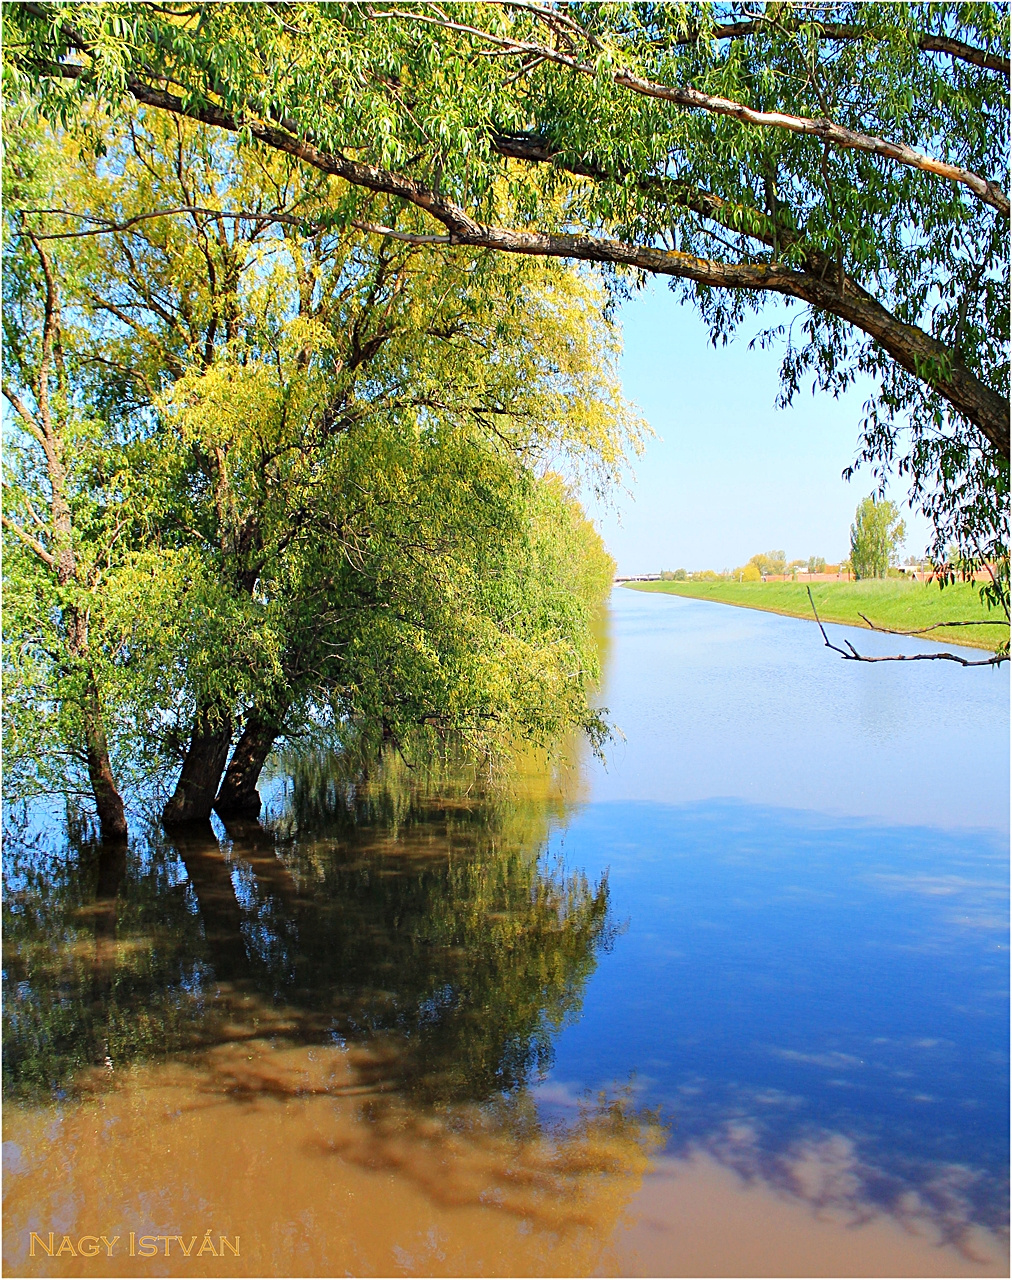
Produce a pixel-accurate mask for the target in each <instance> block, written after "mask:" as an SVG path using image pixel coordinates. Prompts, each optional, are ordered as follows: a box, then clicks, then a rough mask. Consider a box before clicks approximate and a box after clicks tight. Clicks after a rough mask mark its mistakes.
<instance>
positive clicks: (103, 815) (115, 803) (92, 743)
mask: <svg viewBox="0 0 1012 1280" xmlns="http://www.w3.org/2000/svg"><path fill="white" fill-rule="evenodd" d="M83 711H84V741H85V750H86V753H87V757H88V778H89V779H90V781H91V790H92V793H93V795H94V797H95V808H96V809H97V810H98V822H99V828H100V830H101V832H102V839H103V840H104V841H108V842H109V843H111V844H117V843H122V841H124V840H125V839H126V838H127V821H126V811H125V810H124V808H123V798H122V796H121V795H120V793H119V791H118V790H117V788H116V779H115V778H114V776H113V772H112V763H111V761H110V759H109V743H108V740H107V739H106V736H105V721H104V720H103V718H102V704H101V702H100V701H99V697H98V686H97V685H96V683H95V676H94V673H93V672H92V671H90V670H89V671H88V673H87V676H86V685H85V693H84V707H83Z"/></svg>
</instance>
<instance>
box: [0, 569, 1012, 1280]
mask: <svg viewBox="0 0 1012 1280" xmlns="http://www.w3.org/2000/svg"><path fill="white" fill-rule="evenodd" d="M834 631H835V632H836V633H837V634H846V632H845V630H844V629H843V628H834ZM862 639H863V640H864V642H865V648H866V649H871V647H872V644H873V643H874V644H877V645H878V646H880V648H881V649H882V651H885V650H884V646H885V645H887V644H888V643H889V640H888V638H886V637H869V636H868V634H867V633H862ZM910 643H911V644H912V645H913V647H914V648H915V649H916V648H917V645H916V642H910ZM606 651H607V673H606V679H605V682H604V687H603V690H602V695H601V697H602V701H603V703H604V704H605V705H606V706H607V707H608V711H609V717H610V719H611V720H612V721H613V722H614V723H615V724H616V726H617V727H618V728H619V730H620V731H621V736H617V737H616V740H615V741H614V742H613V743H612V744H611V746H610V747H609V748H608V750H607V752H606V758H605V759H604V760H603V761H598V760H593V759H586V758H584V754H583V753H581V752H579V751H576V750H574V752H573V753H572V758H571V759H570V760H569V761H568V763H566V764H565V765H563V766H557V767H554V768H547V767H545V766H544V765H543V764H539V763H538V762H537V761H536V760H524V761H520V762H517V764H516V765H515V767H514V768H513V769H512V770H511V771H509V773H508V776H505V777H496V778H494V779H491V780H490V779H488V778H487V777H485V776H484V775H483V774H482V772H481V771H473V770H471V771H468V770H463V769H456V768H450V767H449V766H447V767H445V768H440V769H432V770H424V769H421V768H418V769H414V770H411V769H409V768H407V767H406V764H405V762H403V761H400V760H398V759H397V758H396V757H392V758H391V759H390V760H388V761H387V763H386V764H385V766H384V767H383V768H382V769H380V770H378V771H376V772H375V773H374V774H373V775H372V776H371V777H370V778H369V779H368V780H366V781H363V780H361V779H358V778H355V777H349V776H348V775H347V773H346V772H342V764H341V762H340V761H335V760H333V759H328V758H323V757H321V758H315V757H314V758H312V759H307V760H294V761H290V762H288V766H287V767H285V768H279V769H278V770H276V771H275V773H274V775H273V776H272V778H271V779H270V780H269V782H268V784H267V785H266V787H264V788H263V790H264V791H265V799H266V803H265V808H264V812H263V815H262V821H261V822H260V823H249V822H245V823H238V824H230V825H229V826H228V828H226V827H224V826H223V825H222V824H221V823H220V822H218V820H217V819H215V821H214V824H213V826H212V825H209V826H208V827H207V828H206V829H203V830H196V831H194V832H192V833H191V834H189V835H187V837H186V838H185V839H178V838H177V839H175V840H170V839H168V838H167V837H166V836H164V834H162V833H161V832H159V831H158V830H157V828H156V827H154V826H152V827H151V829H150V830H148V831H139V833H138V835H137V836H136V837H135V839H134V840H133V842H132V844H131V847H130V849H129V851H127V853H126V854H123V855H116V854H114V853H111V852H110V851H109V850H102V849H101V848H98V847H96V846H95V845H94V844H91V843H89V841H88V840H87V838H86V837H84V836H82V835H81V833H79V832H77V831H76V830H75V829H74V824H73V823H71V825H70V828H69V830H68V829H67V828H66V826H65V825H61V824H57V823H55V822H53V823H50V824H49V825H44V824H43V825H40V824H39V823H38V822H35V824H34V825H28V826H25V827H24V828H23V829H22V830H18V828H17V826H16V824H15V825H12V826H9V827H8V832H7V841H6V849H5V866H4V870H5V890H6V893H5V937H6V961H7V967H6V970H5V981H6V1000H5V1014H4V1017H5V1023H4V1026H5V1091H6V1099H7V1106H6V1108H5V1112H4V1162H5V1166H4V1167H5V1203H4V1223H5V1233H4V1259H5V1268H6V1271H7V1273H8V1274H25V1275H332V1274H356V1275H459V1274H469V1275H581V1274H587V1275H590V1274H598V1275H612V1274H614V1275H674V1276H677V1275H689V1276H691V1275H700V1276H707V1275H741V1276H747V1275H895V1276H900V1275H1007V1274H1008V1243H1007V1241H1008V1160H1009V1152H1008V1132H1009V1127H1008V1098H1009V1077H1008V888H1009V876H1008V834H1009V723H1008V719H1009V713H1008V709H1009V698H1008V695H1009V688H1008V670H1007V667H1006V668H1003V669H1002V670H1000V671H998V672H994V671H987V670H963V669H960V668H956V667H954V666H950V665H949V664H945V663H913V664H910V663H906V664H878V665H862V664H857V663H848V662H843V661H841V660H840V659H839V658H837V657H836V656H835V655H834V654H832V653H830V652H829V651H828V650H826V649H824V648H823V647H822V644H821V639H820V637H819V635H818V632H817V630H816V629H815V627H814V626H813V625H812V624H811V623H808V622H807V621H804V620H798V619H791V618H783V617H780V616H778V615H773V614H763V613H757V612H754V611H749V610H743V609H735V608H732V607H729V606H724V605H717V604H712V603H710V602H705V601H696V600H689V599H685V598H672V597H664V596H659V595H649V594H645V593H638V592H633V591H629V590H625V589H619V590H616V591H615V592H614V593H613V596H612V601H611V607H610V618H609V625H608V635H607V640H606ZM33 1232H34V1233H35V1234H34V1236H33V1235H32V1233H33Z"/></svg>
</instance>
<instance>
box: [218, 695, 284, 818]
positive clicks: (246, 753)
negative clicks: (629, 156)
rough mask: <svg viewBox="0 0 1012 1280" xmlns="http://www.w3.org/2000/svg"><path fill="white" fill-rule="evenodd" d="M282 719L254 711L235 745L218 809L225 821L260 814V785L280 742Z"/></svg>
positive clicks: (219, 794) (220, 794)
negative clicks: (267, 763)
mask: <svg viewBox="0 0 1012 1280" xmlns="http://www.w3.org/2000/svg"><path fill="white" fill-rule="evenodd" d="M280 718H281V717H280V716H278V715H260V714H259V713H258V712H257V710H256V708H254V709H253V710H252V711H251V712H250V713H249V716H248V717H247V719H246V726H245V728H244V729H243V731H242V735H241V737H240V738H239V741H238V742H237V743H236V744H235V750H234V751H233V752H232V759H231V760H230V761H229V765H228V769H227V770H226V772H225V778H224V781H223V782H222V784H221V790H220V791H219V792H218V798H217V800H215V802H214V807H215V809H217V811H218V812H219V813H220V814H221V815H222V817H225V816H226V815H228V816H233V815H234V816H236V817H254V818H255V817H256V816H257V815H258V814H259V812H260V793H259V792H258V791H257V782H258V780H259V778H260V771H261V770H262V769H263V767H264V762H265V761H266V759H267V757H268V756H269V755H270V751H271V747H273V746H274V743H275V741H276V740H277V736H278V730H279V727H280V726H279V724H278V721H279V720H280Z"/></svg>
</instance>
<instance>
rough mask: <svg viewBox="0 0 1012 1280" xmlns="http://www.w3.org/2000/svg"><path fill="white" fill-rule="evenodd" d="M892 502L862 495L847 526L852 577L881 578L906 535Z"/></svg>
mask: <svg viewBox="0 0 1012 1280" xmlns="http://www.w3.org/2000/svg"><path fill="white" fill-rule="evenodd" d="M906 532H907V531H906V525H905V524H904V523H903V521H902V520H901V519H900V513H899V511H898V510H897V508H896V504H895V503H894V502H885V501H880V502H876V501H875V499H874V498H865V499H864V500H863V501H862V502H861V503H860V505H859V506H858V508H857V512H856V514H855V516H854V523H853V524H852V525H851V526H850V567H851V569H852V570H853V573H854V577H855V578H884V577H885V576H886V572H887V571H888V569H889V566H890V565H891V564H895V563H896V559H897V552H898V551H899V549H900V547H901V546H902V545H903V539H904V538H905V537H906Z"/></svg>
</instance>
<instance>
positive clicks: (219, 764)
mask: <svg viewBox="0 0 1012 1280" xmlns="http://www.w3.org/2000/svg"><path fill="white" fill-rule="evenodd" d="M231 742H232V717H231V716H230V715H229V714H228V713H227V712H226V711H224V710H223V709H222V708H221V707H218V706H214V705H212V704H209V703H203V704H201V705H200V706H198V707H197V715H196V717H195V719H194V723H193V736H192V737H191V738H190V745H189V748H188V749H187V752H186V757H185V759H184V760H183V768H182V771H181V772H180V774H179V781H178V782H177V783H176V789H175V791H174V792H173V794H172V799H171V800H170V801H169V803H168V804H167V805H166V806H165V808H164V809H163V810H162V822H163V823H164V825H165V826H167V827H177V826H180V825H182V824H185V823H188V822H207V820H208V818H210V816H211V809H212V808H213V806H214V797H215V793H216V792H217V790H218V783H219V782H220V781H221V773H222V770H223V769H224V768H225V761H226V760H227V759H228V748H229V746H230V744H231Z"/></svg>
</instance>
